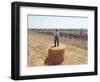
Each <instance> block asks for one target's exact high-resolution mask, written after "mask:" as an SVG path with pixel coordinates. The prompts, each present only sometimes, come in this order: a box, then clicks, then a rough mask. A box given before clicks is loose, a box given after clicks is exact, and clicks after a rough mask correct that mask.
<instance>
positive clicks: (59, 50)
mask: <svg viewBox="0 0 100 82" xmlns="http://www.w3.org/2000/svg"><path fill="white" fill-rule="evenodd" d="M64 51H65V46H64V45H62V44H60V45H59V46H57V47H54V46H52V45H50V46H49V48H48V57H47V58H46V60H45V62H44V63H45V64H47V65H58V64H61V63H62V62H63V60H64Z"/></svg>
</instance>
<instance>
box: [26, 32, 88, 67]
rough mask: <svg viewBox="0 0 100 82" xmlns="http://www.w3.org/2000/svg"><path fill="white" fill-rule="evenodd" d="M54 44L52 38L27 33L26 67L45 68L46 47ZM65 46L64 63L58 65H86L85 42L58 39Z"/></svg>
mask: <svg viewBox="0 0 100 82" xmlns="http://www.w3.org/2000/svg"><path fill="white" fill-rule="evenodd" d="M53 43H54V37H53V36H50V35H46V34H38V33H34V32H30V31H29V32H28V55H27V56H28V57H27V60H28V62H27V66H28V67H32V66H47V65H45V64H44V61H45V59H46V58H47V56H48V46H49V45H51V44H53ZM60 44H63V45H65V53H64V61H63V62H62V63H61V64H60V65H79V64H87V63H88V54H87V42H86V41H80V40H68V39H65V38H60Z"/></svg>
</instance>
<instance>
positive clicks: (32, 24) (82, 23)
mask: <svg viewBox="0 0 100 82" xmlns="http://www.w3.org/2000/svg"><path fill="white" fill-rule="evenodd" d="M28 28H33V29H34V28H35V29H36V28H54V29H55V28H62V29H63V28H64V29H78V28H81V29H82V28H83V29H87V28H88V18H87V17H74V16H73V17H71V16H66V17H65V16H38V15H28Z"/></svg>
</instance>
